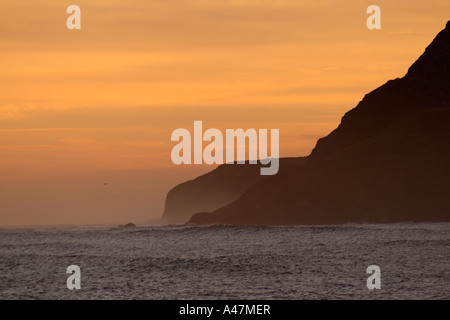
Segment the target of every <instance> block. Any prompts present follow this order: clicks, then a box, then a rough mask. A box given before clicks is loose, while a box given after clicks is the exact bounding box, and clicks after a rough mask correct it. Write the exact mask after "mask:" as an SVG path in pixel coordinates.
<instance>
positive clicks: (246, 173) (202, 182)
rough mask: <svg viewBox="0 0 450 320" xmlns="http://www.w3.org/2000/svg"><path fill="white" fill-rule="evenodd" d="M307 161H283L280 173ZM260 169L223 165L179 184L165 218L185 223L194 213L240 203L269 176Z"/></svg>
mask: <svg viewBox="0 0 450 320" xmlns="http://www.w3.org/2000/svg"><path fill="white" fill-rule="evenodd" d="M305 162H306V158H283V159H280V171H284V170H287V169H288V168H290V167H292V166H295V165H299V164H303V163H305ZM260 167H261V165H260V164H259V162H258V164H251V165H250V164H248V162H247V163H246V164H223V165H220V166H218V167H217V168H216V169H214V170H213V171H211V172H208V173H206V174H204V175H202V176H200V177H197V178H195V179H194V180H190V181H187V182H184V183H181V184H179V185H177V186H176V187H175V188H173V189H172V190H170V191H169V193H168V194H167V197H166V203H165V207H164V214H163V218H164V219H165V220H166V221H167V222H168V223H170V224H184V223H186V222H188V221H189V219H190V218H191V216H192V215H193V214H194V213H197V212H209V211H214V210H216V209H219V208H221V207H223V206H225V205H227V204H229V203H231V202H233V201H235V200H237V199H238V198H239V197H240V196H241V195H242V194H243V193H244V192H245V191H246V190H247V189H248V188H249V187H251V186H252V185H254V184H255V183H256V182H258V181H260V180H261V179H264V178H265V177H266V176H261V174H260ZM281 167H282V168H283V169H281Z"/></svg>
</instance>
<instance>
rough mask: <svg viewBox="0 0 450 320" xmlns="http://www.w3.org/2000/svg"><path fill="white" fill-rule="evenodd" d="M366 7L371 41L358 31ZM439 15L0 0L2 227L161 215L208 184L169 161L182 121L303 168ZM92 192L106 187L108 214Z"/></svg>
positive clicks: (286, 3) (260, 0)
mask: <svg viewBox="0 0 450 320" xmlns="http://www.w3.org/2000/svg"><path fill="white" fill-rule="evenodd" d="M74 3H75V4H77V5H79V6H80V7H81V12H82V29H81V30H74V31H70V30H68V29H67V28H66V19H67V17H68V15H67V14H66V8H67V7H68V6H69V5H70V4H74ZM370 4H377V5H379V6H380V7H381V14H382V29H381V30H368V29H367V28H366V19H367V17H368V15H367V14H366V8H367V6H368V5H370ZM449 12H450V2H449V1H448V0H435V1H418V0H397V1H376V2H372V1H337V0H335V1H331V0H279V1H277V0H197V1H195V0H167V1H156V0H155V1H140V0H133V1H124V0H121V1H119V0H108V1H105V0H96V1H87V0H78V1H73V2H72V1H63V0H45V1H44V0H34V1H26V2H25V1H16V0H14V1H13V0H1V1H0V48H1V49H0V70H1V72H0V197H1V198H3V199H0V225H23V224H63V223H116V222H127V221H128V220H130V219H132V220H134V221H137V222H138V223H146V222H148V221H149V220H150V219H154V218H157V217H159V216H160V215H161V213H162V211H161V210H162V205H163V201H164V195H165V193H166V192H167V191H168V189H170V188H171V187H172V186H173V185H174V184H175V183H178V182H181V181H183V180H184V179H187V178H193V177H194V176H195V175H197V174H198V173H200V172H205V171H207V170H209V168H205V167H203V168H198V167H197V168H174V165H172V162H171V159H170V151H171V148H172V146H173V143H172V142H171V141H170V134H171V132H172V131H173V130H174V129H176V128H188V129H190V130H192V127H193V121H194V120H202V121H203V126H204V128H205V129H206V128H208V127H214V128H219V129H225V128H243V129H245V128H267V129H271V128H273V129H280V155H281V156H299V155H307V154H309V152H310V151H311V149H312V148H313V147H314V144H315V142H316V140H317V138H319V137H322V136H324V135H326V134H327V133H329V132H330V131H331V130H332V129H333V128H335V127H336V126H337V124H338V123H339V121H340V118H341V117H342V115H343V114H344V113H345V112H346V111H347V110H349V109H351V108H353V107H354V106H356V104H357V103H358V101H360V100H361V99H362V98H363V96H364V94H366V93H368V92H369V91H371V90H373V89H375V88H376V87H378V86H379V85H381V84H383V83H384V82H386V81H387V80H389V79H392V78H395V77H401V76H403V75H404V74H405V73H406V71H407V69H408V67H409V66H410V65H411V63H412V62H414V61H415V59H416V58H418V56H419V55H420V54H421V53H422V52H423V50H424V49H425V47H426V45H428V44H429V43H430V42H431V40H432V39H433V38H434V36H435V35H436V34H437V32H439V31H440V30H441V29H443V28H444V26H445V23H446V21H447V20H448V19H449V16H448V13H449ZM94 177H97V178H96V179H97V180H96V179H94ZM138 177H148V180H145V179H139V178H138ZM68 179H69V180H68ZM105 179H106V180H114V179H116V180H117V181H118V183H117V184H111V186H112V187H115V188H116V189H113V188H111V189H113V191H114V192H115V196H114V199H115V200H114V201H113V202H111V203H110V204H108V205H107V204H106V203H107V201H111V198H112V196H111V197H110V200H106V198H105V197H106V196H105V195H103V193H104V191H105V190H104V188H103V185H102V182H103V180H105ZM137 180H139V182H137ZM68 181H70V184H69V185H70V186H68V185H67V182H68ZM119 182H120V183H119ZM130 186H134V187H130ZM102 188H103V189H102ZM130 188H131V189H130ZM133 188H134V189H133ZM113 191H111V192H110V193H114V192H113ZM150 194H151V196H149V195H150ZM55 199H58V201H56V200H55ZM117 199H119V200H117ZM75 203H76V204H77V205H74V204H75ZM68 206H70V207H71V208H72V209H70V210H68V208H67V207H68ZM127 208H128V209H127Z"/></svg>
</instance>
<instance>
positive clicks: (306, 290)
mask: <svg viewBox="0 0 450 320" xmlns="http://www.w3.org/2000/svg"><path fill="white" fill-rule="evenodd" d="M69 265H78V266H79V267H80V268H81V289H80V290H69V289H67V286H66V281H67V278H68V277H69V276H70V274H66V269H67V267H68V266H69ZM370 265H377V266H379V267H380V268H381V289H380V290H376V289H375V290H369V289H368V288H367V286H366V281H367V278H368V277H369V276H370V275H369V274H367V273H366V269H367V267H368V266H370ZM0 299H289V300H292V299H450V223H436V224H413V223H407V224H382V225H344V226H314V227H309V226H308V227H304V226H299V227H226V226H212V227H192V226H180V227H170V226H169V227H136V228H122V229H116V228H107V227H104V228H92V227H86V228H32V229H7V228H6V229H5V228H4V229H0Z"/></svg>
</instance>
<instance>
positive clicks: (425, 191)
mask: <svg viewBox="0 0 450 320" xmlns="http://www.w3.org/2000/svg"><path fill="white" fill-rule="evenodd" d="M449 196H450V22H449V23H447V26H446V29H444V30H443V31H441V32H440V33H439V34H438V35H437V37H436V38H435V39H434V41H433V42H432V43H431V44H430V45H429V46H428V47H427V49H426V50H425V52H424V54H423V55H422V56H421V57H420V58H419V59H418V60H417V61H416V62H415V63H414V64H413V65H412V66H411V67H410V69H409V71H408V73H407V74H406V75H405V76H404V77H403V78H401V79H395V80H392V81H388V82H387V83H386V84H384V85H383V86H381V87H379V88H378V89H376V90H374V91H372V92H371V93H369V94H368V95H366V96H365V97H364V99H363V100H362V101H361V102H360V103H359V104H358V105H357V106H356V108H354V109H352V110H350V111H349V112H347V113H346V114H345V116H344V117H343V118H342V121H341V124H340V125H339V126H338V128H336V129H335V130H334V131H333V132H332V133H330V134H329V135H328V136H327V137H325V138H322V139H320V140H319V141H318V143H317V145H316V147H315V149H314V150H313V152H312V153H311V155H310V156H309V157H308V161H307V163H306V164H305V165H303V166H298V167H296V168H295V170H294V169H293V170H290V171H289V172H280V173H279V174H277V175H276V176H275V177H273V178H271V179H265V180H262V181H260V182H258V183H256V184H254V185H253V186H252V187H251V188H249V189H248V190H247V191H246V192H245V193H244V194H243V195H242V196H241V197H239V199H237V200H236V201H235V202H233V203H231V204H229V205H227V206H225V207H223V208H220V209H218V210H215V211H213V212H211V213H199V214H196V215H194V216H193V217H192V219H191V220H190V223H195V224H216V223H221V224H235V225H247V224H255V225H284V224H335V223H346V222H399V221H450V201H449V199H450V198H449Z"/></svg>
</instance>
